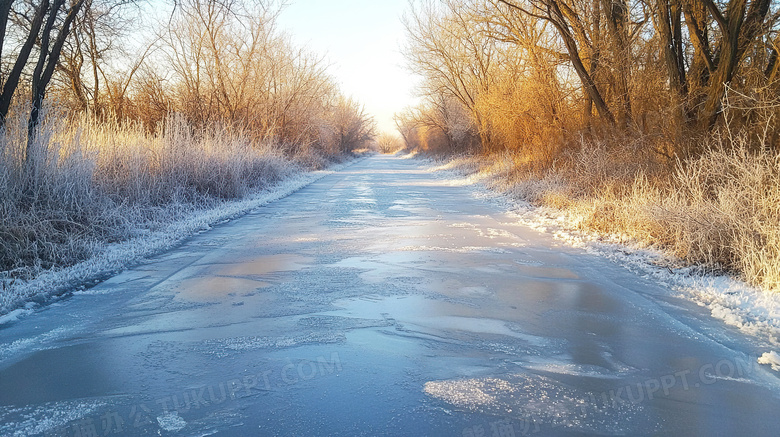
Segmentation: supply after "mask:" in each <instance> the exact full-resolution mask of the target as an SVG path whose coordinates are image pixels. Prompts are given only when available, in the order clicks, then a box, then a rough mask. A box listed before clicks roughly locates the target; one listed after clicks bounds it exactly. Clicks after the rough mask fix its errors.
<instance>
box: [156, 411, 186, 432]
mask: <svg viewBox="0 0 780 437" xmlns="http://www.w3.org/2000/svg"><path fill="white" fill-rule="evenodd" d="M157 423H158V424H159V425H160V428H162V430H163V431H168V432H176V431H181V430H182V429H184V427H185V426H187V422H185V421H184V419H182V418H181V417H180V416H179V415H178V414H177V413H176V412H175V411H174V412H171V413H167V414H163V415H162V416H158V417H157Z"/></svg>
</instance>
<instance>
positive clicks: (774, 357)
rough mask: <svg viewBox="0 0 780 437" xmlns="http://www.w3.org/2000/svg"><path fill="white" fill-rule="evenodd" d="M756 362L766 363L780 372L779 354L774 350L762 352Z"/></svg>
mask: <svg viewBox="0 0 780 437" xmlns="http://www.w3.org/2000/svg"><path fill="white" fill-rule="evenodd" d="M758 364H767V365H769V366H772V370H774V371H776V372H780V354H778V353H777V352H775V351H769V352H764V355H761V356H760V357H759V358H758Z"/></svg>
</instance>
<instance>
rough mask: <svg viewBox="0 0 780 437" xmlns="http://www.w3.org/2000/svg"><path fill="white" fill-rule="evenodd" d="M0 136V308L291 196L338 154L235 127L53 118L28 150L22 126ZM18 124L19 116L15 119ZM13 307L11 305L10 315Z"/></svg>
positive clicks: (60, 289) (78, 281)
mask: <svg viewBox="0 0 780 437" xmlns="http://www.w3.org/2000/svg"><path fill="white" fill-rule="evenodd" d="M22 120H23V118H22V117H19V119H18V120H14V119H9V120H8V125H7V127H6V131H5V132H4V135H0V142H1V143H2V144H0V147H1V153H0V285H1V286H2V288H0V315H2V314H6V313H9V312H11V311H12V310H15V309H18V310H17V312H18V311H21V307H22V306H23V305H24V304H25V303H26V302H28V301H30V300H31V299H33V300H43V299H47V298H49V297H51V296H53V295H57V294H59V293H62V292H64V291H67V290H69V289H72V288H73V287H76V286H79V285H83V284H86V283H89V282H90V281H94V280H96V279H98V278H101V277H104V276H106V275H107V274H110V273H111V272H115V271H117V270H120V269H122V268H123V267H125V266H127V265H128V264H131V263H134V262H137V261H139V260H141V259H143V258H144V257H147V256H150V255H152V254H154V253H157V252H160V251H162V250H165V249H167V248H170V247H172V246H173V245H175V244H176V243H177V242H179V241H181V240H182V239H183V238H185V237H187V236H189V235H191V234H192V233H194V232H197V231H199V230H202V229H206V228H208V227H209V226H210V225H213V224H215V223H218V222H220V221H223V220H225V219H228V218H231V217H235V216H237V215H240V214H243V213H245V212H247V211H249V210H251V209H253V208H256V207H257V206H259V205H262V204H264V203H266V202H269V201H272V200H274V199H276V198H279V197H283V196H285V195H287V194H289V193H291V192H293V191H295V190H297V189H298V188H300V187H301V186H303V185H306V184H307V183H309V182H311V181H312V180H313V179H315V178H317V177H320V176H321V175H322V174H323V173H322V172H314V173H310V170H314V169H316V168H320V167H324V166H326V165H330V164H331V163H332V162H334V160H337V159H341V158H340V157H336V156H325V155H323V154H321V153H318V152H316V151H315V150H308V151H307V152H305V153H299V155H297V156H289V154H285V153H283V152H282V151H281V149H280V147H278V146H277V145H275V144H273V143H262V144H257V143H255V142H252V141H251V140H250V139H249V137H247V136H245V135H242V134H241V133H240V132H237V131H236V130H233V129H224V128H219V127H215V128H212V129H209V130H206V129H204V130H195V129H193V128H191V127H190V126H189V125H188V124H187V123H186V122H185V121H183V120H181V119H177V118H171V119H169V120H168V122H167V123H166V125H165V126H164V129H163V130H162V132H164V133H162V134H150V133H147V132H145V131H144V130H143V129H142V128H140V127H135V126H127V125H119V124H116V123H109V122H96V121H94V120H90V119H82V120H76V121H70V122H68V121H66V120H64V119H62V118H57V117H49V118H47V121H46V122H45V123H44V124H43V125H42V127H41V129H40V131H39V134H38V136H37V137H36V140H35V141H34V142H33V144H32V148H31V149H30V150H31V152H32V153H30V154H29V156H28V157H27V158H26V159H25V145H26V140H25V133H26V126H25V125H24V123H22ZM14 123H15V124H14ZM11 316H13V314H11Z"/></svg>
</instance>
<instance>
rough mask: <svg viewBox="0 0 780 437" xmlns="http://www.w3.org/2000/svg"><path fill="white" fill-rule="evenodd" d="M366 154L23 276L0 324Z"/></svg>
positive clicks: (5, 296)
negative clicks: (76, 260)
mask: <svg viewBox="0 0 780 437" xmlns="http://www.w3.org/2000/svg"><path fill="white" fill-rule="evenodd" d="M360 159H361V158H356V159H352V160H349V161H346V162H344V163H341V164H336V165H333V166H331V167H330V168H328V169H327V170H318V171H313V172H303V173H297V174H294V175H293V176H291V177H289V178H287V179H285V180H283V181H281V182H280V183H278V184H276V185H273V186H271V187H268V188H266V189H264V190H262V191H259V192H257V193H254V194H252V195H250V196H247V197H246V198H244V199H241V200H235V201H226V202H222V203H219V204H218V205H216V206H214V207H210V208H207V209H201V210H198V211H194V212H193V213H192V214H191V215H189V216H187V217H183V218H182V219H181V220H177V221H175V222H173V223H170V224H168V225H167V226H164V227H163V228H161V229H159V230H156V231H154V232H150V233H148V234H145V235H142V236H139V237H135V238H132V239H130V240H126V241H122V242H118V243H113V244H109V245H107V246H106V247H104V248H103V249H102V250H101V251H100V252H99V253H98V254H97V255H95V256H94V257H92V258H90V259H87V260H85V261H82V262H80V263H78V264H75V265H73V266H70V267H65V268H57V269H51V270H48V271H45V272H43V273H41V274H40V275H38V276H36V277H35V278H34V279H32V280H29V281H22V280H17V281H15V282H13V283H12V284H10V285H5V286H4V289H3V291H2V293H0V326H2V325H3V324H5V323H10V322H13V321H16V320H18V319H19V318H20V317H22V316H24V315H26V314H29V313H31V312H33V311H34V310H35V307H36V306H37V304H40V303H43V302H46V301H49V300H51V299H53V298H55V297H57V296H59V295H62V294H64V293H67V292H69V291H72V290H75V289H78V288H79V287H82V288H83V287H84V286H88V285H94V284H96V283H98V282H100V281H101V280H103V279H106V278H107V277H108V276H113V275H115V274H117V273H119V272H121V271H122V270H123V269H125V268H127V267H128V266H130V265H133V264H137V263H139V262H142V261H143V260H144V258H147V257H150V256H153V255H156V254H159V253H161V252H164V251H165V250H168V249H170V248H172V247H174V246H176V245H177V244H179V243H180V242H181V241H182V240H184V239H185V238H187V237H190V236H191V235H193V234H196V233H201V232H204V231H207V230H209V229H211V227H212V226H215V225H217V224H220V223H224V222H225V221H227V220H231V219H234V218H237V217H240V216H242V215H244V214H246V213H248V212H250V211H252V210H254V209H256V208H258V207H261V206H263V205H265V204H268V203H270V202H273V201H275V200H279V199H282V198H284V197H287V196H289V195H290V194H292V193H294V192H296V191H298V190H300V189H301V188H303V187H305V186H307V185H309V184H311V183H312V182H314V181H316V180H318V179H321V178H323V177H325V176H327V175H330V174H333V173H336V172H338V171H340V170H342V169H343V168H345V167H348V166H350V165H352V164H354V163H355V162H357V161H358V160H360Z"/></svg>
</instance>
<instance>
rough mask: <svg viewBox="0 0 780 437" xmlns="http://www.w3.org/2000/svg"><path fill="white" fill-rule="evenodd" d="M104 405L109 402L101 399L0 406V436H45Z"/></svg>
mask: <svg viewBox="0 0 780 437" xmlns="http://www.w3.org/2000/svg"><path fill="white" fill-rule="evenodd" d="M107 405H109V403H108V402H106V401H103V400H82V399H79V400H69V401H60V402H47V403H45V404H40V405H32V406H24V407H15V406H9V407H0V435H2V436H8V437H26V436H30V435H39V434H45V435H49V432H50V431H51V430H53V429H55V428H58V427H62V426H66V425H68V424H69V423H70V422H73V421H75V420H79V419H81V418H84V417H86V416H89V415H90V414H92V413H93V412H95V411H97V410H98V409H100V408H103V407H105V406H107ZM98 425H99V424H98ZM58 435H59V434H58Z"/></svg>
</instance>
